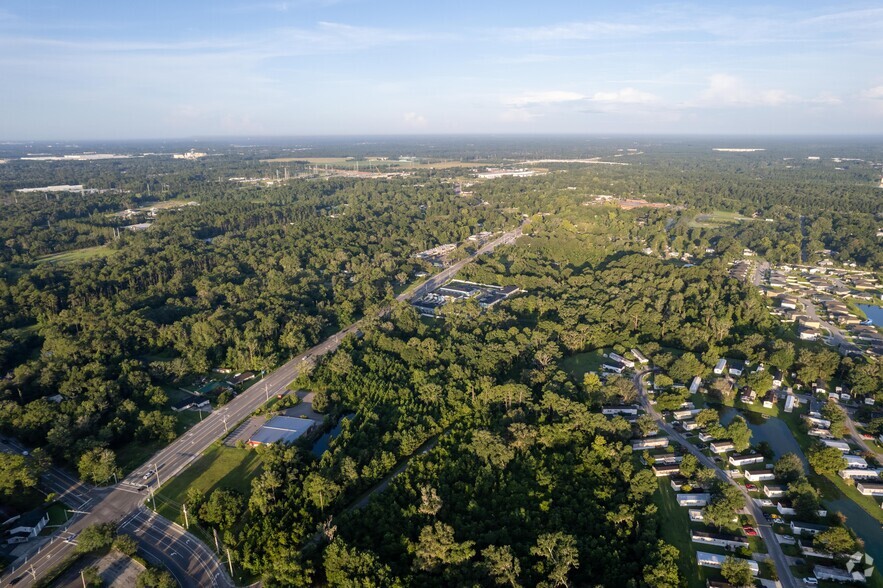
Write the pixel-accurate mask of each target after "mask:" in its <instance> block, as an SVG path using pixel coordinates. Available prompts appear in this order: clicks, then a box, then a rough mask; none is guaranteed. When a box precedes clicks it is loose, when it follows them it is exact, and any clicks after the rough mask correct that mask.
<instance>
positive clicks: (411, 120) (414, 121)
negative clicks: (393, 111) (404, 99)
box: [402, 112, 426, 128]
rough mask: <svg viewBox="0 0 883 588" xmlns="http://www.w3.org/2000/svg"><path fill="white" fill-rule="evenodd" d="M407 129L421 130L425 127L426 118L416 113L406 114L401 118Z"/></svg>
mask: <svg viewBox="0 0 883 588" xmlns="http://www.w3.org/2000/svg"><path fill="white" fill-rule="evenodd" d="M402 118H403V119H404V121H405V124H406V125H408V126H409V127H414V128H423V127H425V126H426V117H425V116H423V115H422V114H417V113H416V112H406V113H405V114H404V116H403V117H402Z"/></svg>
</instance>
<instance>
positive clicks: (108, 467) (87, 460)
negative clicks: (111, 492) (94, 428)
mask: <svg viewBox="0 0 883 588" xmlns="http://www.w3.org/2000/svg"><path fill="white" fill-rule="evenodd" d="M77 469H78V470H79V472H80V477H81V478H83V479H84V480H86V481H89V482H92V483H94V484H103V483H105V482H107V481H108V480H111V479H112V478H113V476H114V474H116V475H119V474H120V473H121V472H120V469H119V468H118V467H117V464H116V454H115V453H114V452H113V450H111V449H108V448H106V447H96V448H94V449H90V450H89V451H87V452H86V453H84V454H83V455H82V456H81V457H80V461H79V462H78V464H77Z"/></svg>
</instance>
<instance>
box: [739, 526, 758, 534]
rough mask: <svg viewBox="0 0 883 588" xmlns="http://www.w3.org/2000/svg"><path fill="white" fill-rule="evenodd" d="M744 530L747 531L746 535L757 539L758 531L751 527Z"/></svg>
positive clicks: (745, 527)
mask: <svg viewBox="0 0 883 588" xmlns="http://www.w3.org/2000/svg"><path fill="white" fill-rule="evenodd" d="M742 530H743V531H745V534H746V535H748V536H749V537H757V529H755V528H754V527H752V526H751V525H745V526H744V527H742Z"/></svg>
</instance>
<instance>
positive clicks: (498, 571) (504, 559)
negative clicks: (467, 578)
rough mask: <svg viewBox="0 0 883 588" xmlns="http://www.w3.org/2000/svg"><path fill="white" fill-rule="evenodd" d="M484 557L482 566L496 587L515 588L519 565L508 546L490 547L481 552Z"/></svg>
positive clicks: (519, 570) (519, 572)
mask: <svg viewBox="0 0 883 588" xmlns="http://www.w3.org/2000/svg"><path fill="white" fill-rule="evenodd" d="M481 555H482V556H483V557H484V561H483V562H482V565H483V567H484V569H485V570H487V573H488V575H489V576H490V577H491V578H492V579H493V580H494V583H495V584H496V585H497V586H512V588H516V587H517V586H518V585H519V584H518V576H519V574H521V564H520V563H519V562H518V558H517V557H515V554H514V553H513V552H512V548H511V547H509V546H508V545H503V546H500V547H497V546H495V545H491V546H489V547H487V548H485V550H484V551H482V552H481Z"/></svg>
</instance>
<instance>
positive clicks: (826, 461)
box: [806, 445, 846, 475]
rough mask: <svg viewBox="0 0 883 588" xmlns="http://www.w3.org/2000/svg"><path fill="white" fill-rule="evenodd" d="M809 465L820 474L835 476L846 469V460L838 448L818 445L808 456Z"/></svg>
mask: <svg viewBox="0 0 883 588" xmlns="http://www.w3.org/2000/svg"><path fill="white" fill-rule="evenodd" d="M806 459H807V460H808V461H809V465H810V466H812V469H813V470H815V471H816V473H819V474H823V475H824V474H834V473H837V472H839V471H840V470H842V469H844V468H845V467H846V459H845V458H844V457H843V452H841V451H840V450H839V449H837V448H836V447H825V446H823V445H817V446H815V447H813V448H812V449H810V450H809V454H808V455H807V456H806Z"/></svg>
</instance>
